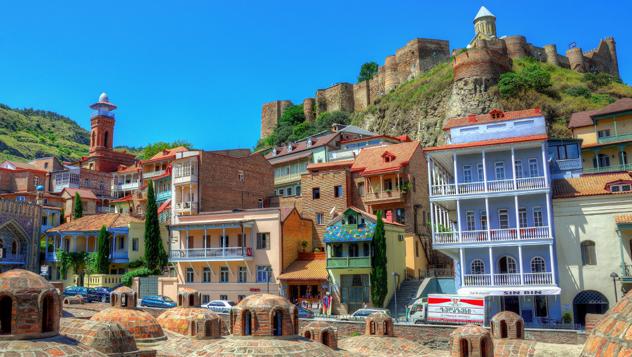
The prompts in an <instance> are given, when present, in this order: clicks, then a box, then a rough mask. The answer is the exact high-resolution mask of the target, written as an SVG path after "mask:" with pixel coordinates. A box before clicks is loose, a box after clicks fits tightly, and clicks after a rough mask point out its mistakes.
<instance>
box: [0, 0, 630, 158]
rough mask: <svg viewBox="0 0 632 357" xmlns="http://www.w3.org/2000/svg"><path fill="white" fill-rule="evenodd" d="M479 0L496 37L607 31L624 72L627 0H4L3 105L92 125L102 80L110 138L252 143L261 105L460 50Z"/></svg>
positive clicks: (208, 145)
mask: <svg viewBox="0 0 632 357" xmlns="http://www.w3.org/2000/svg"><path fill="white" fill-rule="evenodd" d="M60 4H63V6H62V5H60ZM480 5H485V6H487V7H488V8H489V9H490V10H491V11H492V12H493V13H494V14H495V15H496V17H497V29H498V34H499V35H512V34H523V35H525V36H527V40H528V41H529V42H532V43H534V44H536V45H539V46H542V45H545V44H548V43H555V44H557V47H558V51H560V52H564V51H565V50H566V48H567V47H568V44H569V43H571V42H576V43H577V45H578V46H580V47H582V48H583V49H584V50H589V49H592V48H594V47H596V46H597V44H598V42H599V39H601V38H602V37H605V36H609V35H613V36H615V39H616V41H617V50H618V54H619V65H620V71H621V75H622V77H623V80H624V81H625V82H626V83H630V82H631V81H632V66H631V65H630V63H632V49H631V48H630V47H631V46H632V29H631V28H630V26H629V22H630V19H629V15H630V13H632V2H630V1H623V0H622V1H609V2H607V4H606V2H599V3H597V2H594V1H587V0H584V1H563V0H558V1H539V0H538V1H528V2H526V1H515V2H514V1H507V0H504V1H501V0H497V1H485V2H482V3H481V2H477V1H450V2H448V1H422V0H417V1H412V0H411V1H370V0H365V1H341V0H338V1H328V0H321V1H317V2H314V1H309V2H307V1H304V2H303V1H300V2H299V1H265V2H263V1H251V2H245V1H222V2H219V1H217V2H211V1H161V0H157V1H85V0H83V1H81V0H76V1H63V2H57V1H19V2H18V1H14V2H4V3H3V4H2V7H1V9H2V10H1V11H2V25H1V26H0V103H5V104H7V105H10V106H12V107H33V108H37V109H47V110H52V111H56V112H58V113H60V114H64V115H66V116H69V117H71V118H72V119H74V120H75V121H77V122H78V123H79V124H80V125H81V126H83V127H84V128H88V127H89V115H90V110H89V108H88V105H89V104H91V103H93V102H95V101H96V99H97V98H98V96H99V94H100V93H101V92H102V91H106V92H108V93H109V95H110V100H111V101H112V102H114V103H116V104H117V105H118V106H119V109H118V110H117V115H118V119H117V123H116V133H115V145H130V146H141V145H145V144H147V143H149V142H154V141H158V140H164V141H170V140H175V139H184V140H187V141H190V142H191V143H193V144H194V146H195V147H197V148H203V149H220V148H234V147H253V146H254V144H255V143H256V140H257V139H258V137H259V130H260V111H261V105H262V104H263V103H265V102H267V101H271V100H275V99H291V100H293V101H294V102H295V103H299V102H301V101H302V99H303V98H305V97H311V96H314V94H315V91H316V89H318V88H324V87H327V86H329V85H331V84H333V83H336V82H341V81H349V82H353V81H355V79H356V77H357V73H358V70H359V67H360V65H361V64H362V63H364V62H367V61H371V60H374V61H376V62H378V63H379V64H380V65H381V64H382V63H383V61H384V58H385V57H386V56H387V55H389V54H393V53H394V52H395V50H396V49H397V48H399V47H402V46H403V45H404V44H405V43H406V42H407V41H408V40H410V39H412V38H415V37H426V38H437V39H446V40H449V41H450V46H451V48H460V47H463V46H464V45H466V44H467V43H468V41H469V40H470V39H471V37H472V35H473V26H472V19H473V17H474V15H475V14H476V12H477V11H478V8H479V7H480Z"/></svg>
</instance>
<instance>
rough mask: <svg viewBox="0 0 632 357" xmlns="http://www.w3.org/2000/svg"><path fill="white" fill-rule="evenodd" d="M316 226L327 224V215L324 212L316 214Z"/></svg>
mask: <svg viewBox="0 0 632 357" xmlns="http://www.w3.org/2000/svg"><path fill="white" fill-rule="evenodd" d="M316 224H318V225H320V226H322V225H323V224H325V215H324V214H323V213H322V212H317V213H316Z"/></svg>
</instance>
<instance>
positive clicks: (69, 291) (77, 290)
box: [64, 286, 88, 298]
mask: <svg viewBox="0 0 632 357" xmlns="http://www.w3.org/2000/svg"><path fill="white" fill-rule="evenodd" d="M76 295H79V296H81V297H83V298H87V297H88V288H85V287H83V286H67V287H65V288H64V296H76Z"/></svg>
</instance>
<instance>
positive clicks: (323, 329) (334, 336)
mask: <svg viewBox="0 0 632 357" xmlns="http://www.w3.org/2000/svg"><path fill="white" fill-rule="evenodd" d="M301 335H302V336H303V337H305V338H307V339H309V340H312V341H316V342H320V343H322V344H323V345H325V346H327V347H329V348H332V349H334V350H335V349H337V348H338V329H337V328H335V327H333V326H332V325H331V324H329V323H327V322H325V321H322V320H315V321H312V322H310V323H308V324H307V325H305V327H303V332H302V334H301Z"/></svg>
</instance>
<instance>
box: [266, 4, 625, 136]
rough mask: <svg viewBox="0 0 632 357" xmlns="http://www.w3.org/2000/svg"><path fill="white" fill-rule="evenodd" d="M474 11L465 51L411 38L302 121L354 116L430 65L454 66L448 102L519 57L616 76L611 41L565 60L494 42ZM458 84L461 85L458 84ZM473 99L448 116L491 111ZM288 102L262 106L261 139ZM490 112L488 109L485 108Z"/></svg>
mask: <svg viewBox="0 0 632 357" xmlns="http://www.w3.org/2000/svg"><path fill="white" fill-rule="evenodd" d="M483 9H484V8H482V9H481V11H479V15H477V17H476V19H474V30H475V37H474V39H473V40H472V42H471V43H470V44H469V46H468V48H466V49H455V50H453V51H452V53H450V44H449V42H448V41H446V40H435V39H424V38H416V39H414V40H411V41H409V42H408V43H407V44H406V45H405V46H404V47H402V48H400V49H398V50H396V51H395V55H391V56H388V57H386V59H385V61H384V65H383V66H380V67H379V69H378V74H377V75H376V76H375V77H374V78H372V79H371V80H368V81H363V82H360V83H356V84H351V83H346V82H342V83H337V84H334V85H332V86H330V87H328V88H325V89H319V90H317V91H316V97H315V98H307V99H305V100H304V101H303V108H304V109H303V110H304V111H305V117H306V119H307V120H310V121H313V120H314V119H315V118H316V116H317V115H318V114H319V113H322V112H331V111H337V110H340V111H346V112H358V111H363V110H365V109H366V108H367V107H368V106H369V105H371V104H373V103H375V101H376V100H377V99H378V98H379V97H381V96H383V95H385V94H386V93H388V92H389V91H391V90H393V89H394V88H396V87H397V86H398V85H400V84H402V83H404V82H406V81H409V80H411V79H413V78H415V76H417V75H418V74H420V73H423V72H425V71H427V70H429V69H430V68H432V67H434V66H435V65H437V64H439V63H442V62H447V61H448V60H450V59H452V64H453V67H454V81H455V85H454V88H453V97H454V98H455V100H454V101H452V100H451V103H454V104H459V103H457V102H458V101H460V100H462V99H464V98H465V97H466V96H464V95H463V94H467V93H469V92H472V93H481V92H485V91H486V89H487V88H488V87H489V86H491V85H493V84H495V82H496V81H497V80H498V78H499V77H500V75H501V74H502V73H504V72H507V71H510V70H511V65H512V60H513V59H517V58H521V57H526V56H529V57H533V58H535V59H537V60H538V61H541V62H546V63H549V64H552V65H555V66H560V67H563V68H569V69H572V70H574V71H577V72H605V73H609V74H611V75H613V76H615V77H619V66H618V61H617V51H616V44H615V40H614V38H613V37H607V38H605V39H603V40H601V41H600V42H599V45H598V46H597V48H595V49H593V50H590V51H588V52H583V51H582V49H581V48H579V47H576V46H575V45H574V44H572V45H570V46H569V49H568V50H567V51H566V55H565V56H564V55H560V54H559V53H558V52H557V47H556V45H554V44H549V45H545V46H544V47H537V46H535V45H533V44H531V43H529V42H527V39H526V37H525V36H522V35H515V36H504V37H500V38H497V37H496V17H495V16H494V15H493V14H491V13H490V12H489V11H488V10H487V9H484V10H485V11H484V12H482V10H483ZM459 81H463V82H462V83H458V82H459ZM482 101H483V102H484V103H483V104H482V105H481V103H480V102H481V99H480V98H478V99H476V103H471V105H468V104H467V103H465V104H460V105H456V106H455V107H454V109H453V110H450V111H449V113H448V115H449V116H452V115H467V114H468V112H472V111H471V110H475V109H487V108H486V106H493V105H495V104H496V103H494V99H493V98H491V97H490V98H483V99H482ZM292 104H293V103H292V102H291V101H289V100H276V101H273V102H269V103H265V104H264V105H263V108H262V111H261V138H263V137H266V136H268V135H269V134H270V133H271V132H272V131H273V130H274V128H275V127H276V124H277V122H278V119H279V118H280V117H281V114H283V110H284V109H285V108H287V107H288V106H290V105H292ZM490 109H491V108H490Z"/></svg>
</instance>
